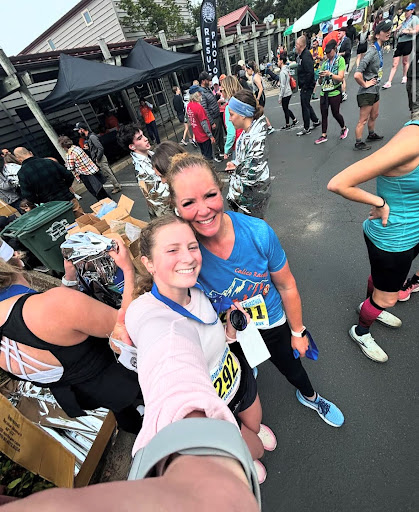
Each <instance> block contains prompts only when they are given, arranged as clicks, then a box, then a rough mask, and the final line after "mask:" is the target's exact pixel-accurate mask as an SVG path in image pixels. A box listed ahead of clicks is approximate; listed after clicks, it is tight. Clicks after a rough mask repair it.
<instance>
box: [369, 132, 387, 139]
mask: <svg viewBox="0 0 419 512" xmlns="http://www.w3.org/2000/svg"><path fill="white" fill-rule="evenodd" d="M383 139H384V135H378V133H375V132H374V133H369V134H368V137H367V140H383Z"/></svg>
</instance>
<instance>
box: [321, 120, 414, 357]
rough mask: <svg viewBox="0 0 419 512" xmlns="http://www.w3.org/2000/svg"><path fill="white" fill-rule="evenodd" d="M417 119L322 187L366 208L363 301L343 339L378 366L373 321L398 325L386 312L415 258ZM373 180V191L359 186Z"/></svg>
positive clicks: (393, 325) (377, 348) (381, 353)
mask: <svg viewBox="0 0 419 512" xmlns="http://www.w3.org/2000/svg"><path fill="white" fill-rule="evenodd" d="M418 145H419V121H410V122H409V123H407V124H406V125H405V127H404V128H402V129H401V130H400V131H399V133H397V135H395V136H394V137H393V138H392V139H391V140H390V142H388V143H387V144H386V145H385V146H384V147H382V148H381V149H379V150H378V151H377V152H375V153H374V154H373V155H371V156H369V157H368V158H364V159H363V160H360V161H359V162H356V163H355V164H353V165H351V166H350V167H348V168H347V169H345V170H344V171H342V172H341V173H339V174H338V175H336V176H335V177H334V178H333V179H332V180H330V182H329V184H328V187H327V188H328V189H329V190H331V191H332V192H336V193H337V194H340V195H341V196H343V197H346V198H347V199H350V200H351V201H356V202H358V203H365V204H368V205H371V211H370V215H369V217H368V219H367V220H366V221H365V222H364V224H363V228H364V238H365V243H366V244H367V249H368V256H369V260H370V265H371V276H370V278H369V279H368V289H367V299H366V300H365V301H364V302H363V303H362V304H361V305H360V313H359V320H358V325H354V326H352V327H351V329H350V331H349V335H350V337H351V338H352V340H353V341H355V342H356V343H358V344H359V347H360V348H361V350H362V352H363V353H364V354H365V355H366V356H367V357H369V358H370V359H372V360H373V361H376V362H379V363H385V362H386V361H387V359H388V356H387V354H386V353H385V352H384V350H382V348H381V347H380V346H379V345H378V344H377V343H376V342H375V340H374V338H373V337H372V336H371V333H370V327H371V325H372V324H373V323H374V321H375V320H378V321H380V322H381V323H384V324H385V325H387V326H389V327H400V326H401V321H400V320H399V319H398V318H396V317H395V316H394V315H391V314H390V313H388V312H387V311H385V310H386V308H390V307H392V306H394V304H395V303H396V302H397V299H398V297H399V291H400V290H401V289H402V287H403V284H404V283H405V280H406V278H407V275H408V273H409V270H410V267H411V264H412V262H413V260H414V259H415V258H416V256H417V255H418V254H419V216H418V211H419V155H418ZM374 178H376V179H377V193H376V194H372V193H370V192H366V191H365V190H362V189H361V188H359V185H360V184H361V183H365V182H367V181H370V180H373V179H374Z"/></svg>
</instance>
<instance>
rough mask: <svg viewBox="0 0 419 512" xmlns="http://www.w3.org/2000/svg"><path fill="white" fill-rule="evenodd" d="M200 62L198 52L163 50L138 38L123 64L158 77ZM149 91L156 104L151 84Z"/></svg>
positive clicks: (169, 106)
mask: <svg viewBox="0 0 419 512" xmlns="http://www.w3.org/2000/svg"><path fill="white" fill-rule="evenodd" d="M201 64H202V60H201V56H200V55H199V54H195V53H192V54H189V53H179V52H173V51H171V50H164V49H163V48H159V47H158V46H153V45H152V44H149V43H147V42H146V41H144V39H138V41H137V42H136V43H135V46H134V48H133V49H132V50H131V51H130V53H129V55H128V57H127V58H126V59H125V61H124V66H126V67H128V68H134V69H138V70H141V71H147V72H148V73H149V74H150V77H151V78H152V79H160V78H162V77H163V76H165V75H168V74H169V73H174V72H175V71H177V70H179V69H188V68H191V67H194V66H199V65H201ZM160 85H161V88H162V90H163V93H164V95H165V98H166V102H167V105H168V108H169V109H170V112H171V117H172V116H174V112H173V110H172V106H171V104H170V101H169V98H168V96H167V93H166V91H165V88H164V86H162V84H160ZM149 89H150V87H149ZM150 92H151V95H152V97H153V101H154V103H155V104H156V101H155V99H154V93H155V91H154V87H153V85H152V88H151V89H150ZM159 113H160V118H161V120H162V124H163V128H164V130H165V131H166V126H165V123H164V120H163V117H162V115H161V112H159ZM171 117H170V123H171V124H172V128H173V131H174V133H175V137H176V139H177V133H176V130H175V127H174V126H173V122H172V119H171ZM166 135H167V132H166Z"/></svg>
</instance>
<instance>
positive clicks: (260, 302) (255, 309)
mask: <svg viewBox="0 0 419 512" xmlns="http://www.w3.org/2000/svg"><path fill="white" fill-rule="evenodd" d="M240 304H241V305H242V306H243V308H244V309H245V310H246V311H247V313H249V315H250V317H251V319H252V320H253V322H254V324H255V326H256V327H269V316H268V310H267V309H266V304H265V300H264V298H263V297H262V295H261V294H259V295H255V296H254V297H251V298H250V299H246V300H243V301H242V302H240Z"/></svg>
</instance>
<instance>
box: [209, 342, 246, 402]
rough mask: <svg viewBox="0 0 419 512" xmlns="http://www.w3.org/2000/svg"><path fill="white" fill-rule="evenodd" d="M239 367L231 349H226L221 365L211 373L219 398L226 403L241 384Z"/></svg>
mask: <svg viewBox="0 0 419 512" xmlns="http://www.w3.org/2000/svg"><path fill="white" fill-rule="evenodd" d="M239 377H240V372H239V366H238V364H237V361H236V359H235V357H234V356H233V354H232V353H231V351H230V349H229V348H228V347H226V349H225V351H224V354H223V357H222V358H221V361H220V364H219V365H218V366H217V367H216V368H214V369H213V370H212V371H211V380H212V383H213V385H214V387H215V391H216V392H217V394H218V396H219V397H220V398H221V399H222V400H224V401H225V402H226V401H228V400H229V398H230V397H231V394H232V392H233V390H234V389H235V387H236V385H238V383H239Z"/></svg>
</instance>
